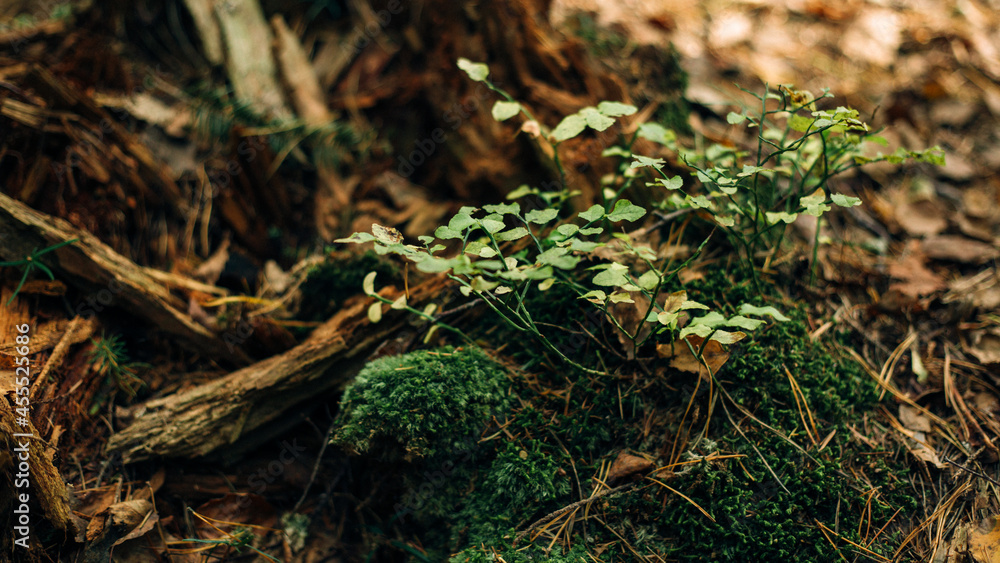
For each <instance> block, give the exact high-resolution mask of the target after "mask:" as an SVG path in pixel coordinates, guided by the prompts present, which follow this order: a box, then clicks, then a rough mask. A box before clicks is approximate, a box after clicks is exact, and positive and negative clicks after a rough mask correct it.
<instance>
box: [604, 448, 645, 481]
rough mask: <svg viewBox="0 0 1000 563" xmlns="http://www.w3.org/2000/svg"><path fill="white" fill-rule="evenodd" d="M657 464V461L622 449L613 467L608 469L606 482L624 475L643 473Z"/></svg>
mask: <svg viewBox="0 0 1000 563" xmlns="http://www.w3.org/2000/svg"><path fill="white" fill-rule="evenodd" d="M655 466H656V464H655V463H653V462H652V461H650V460H648V459H646V458H644V457H640V456H637V455H632V454H630V453H628V452H627V451H625V450H622V451H620V452H618V457H616V458H615V461H614V462H613V463H612V464H611V469H610V470H608V475H607V478H606V479H605V482H606V483H612V482H614V481H617V480H619V479H621V478H624V477H631V476H633V475H639V474H643V473H646V472H648V471H649V470H651V469H653V467H655Z"/></svg>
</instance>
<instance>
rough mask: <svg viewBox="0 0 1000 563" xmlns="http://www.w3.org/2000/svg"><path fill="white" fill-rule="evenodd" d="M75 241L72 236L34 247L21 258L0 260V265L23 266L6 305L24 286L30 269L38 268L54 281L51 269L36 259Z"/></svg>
mask: <svg viewBox="0 0 1000 563" xmlns="http://www.w3.org/2000/svg"><path fill="white" fill-rule="evenodd" d="M76 241H77V239H75V238H74V239H70V240H66V241H63V242H60V243H57V244H53V245H52V246H46V247H45V248H43V249H41V250H38V249H37V248H36V249H35V250H32V251H31V254H29V255H27V256H25V257H24V259H23V260H14V261H11V262H0V266H11V267H14V268H17V267H20V266H25V268H24V274H23V275H22V276H21V281H20V282H18V284H17V287H16V288H15V289H14V293H13V294H12V295H11V296H10V299H8V300H7V305H8V306H10V304H11V303H12V302H13V301H14V298H15V297H17V294H18V292H20V291H21V288H22V287H24V282H25V281H26V280H27V279H28V276H29V275H30V274H31V271H32V270H33V269H34V268H38V269H39V270H41V271H43V272H45V274H46V275H47V276H49V279H50V280H53V281H54V280H55V279H56V277H55V276H54V275H53V274H52V270H50V269H49V268H48V266H46V265H45V264H42V263H41V262H39V261H38V259H39V258H41V257H42V256H44V255H45V254H48V253H49V252H52V251H53V250H56V249H58V248H62V247H64V246H66V245H69V244H73V243H74V242H76Z"/></svg>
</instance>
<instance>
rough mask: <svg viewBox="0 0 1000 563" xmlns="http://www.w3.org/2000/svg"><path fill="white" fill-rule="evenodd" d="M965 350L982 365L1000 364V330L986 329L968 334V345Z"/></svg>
mask: <svg viewBox="0 0 1000 563" xmlns="http://www.w3.org/2000/svg"><path fill="white" fill-rule="evenodd" d="M965 349H966V351H967V352H969V353H970V354H972V355H973V356H975V357H976V359H977V360H979V361H980V363H982V364H996V363H1000V329H997V328H987V329H983V330H974V331H972V332H970V333H969V344H967V345H966V346H965Z"/></svg>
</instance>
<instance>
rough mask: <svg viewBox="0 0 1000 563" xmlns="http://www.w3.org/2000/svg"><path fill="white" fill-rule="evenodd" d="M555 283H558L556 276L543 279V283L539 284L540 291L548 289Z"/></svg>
mask: <svg viewBox="0 0 1000 563" xmlns="http://www.w3.org/2000/svg"><path fill="white" fill-rule="evenodd" d="M555 283H556V279H555V278H549V279H547V280H542V281H541V283H539V284H538V291H548V290H549V288H550V287H552V285H553V284H555Z"/></svg>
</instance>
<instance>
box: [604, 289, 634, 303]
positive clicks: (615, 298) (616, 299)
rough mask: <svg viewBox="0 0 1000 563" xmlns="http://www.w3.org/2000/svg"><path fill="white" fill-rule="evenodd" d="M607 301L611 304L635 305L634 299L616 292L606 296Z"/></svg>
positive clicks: (626, 294)
mask: <svg viewBox="0 0 1000 563" xmlns="http://www.w3.org/2000/svg"><path fill="white" fill-rule="evenodd" d="M608 301H611V302H612V303H635V299H632V296H631V295H629V294H628V293H625V292H623V291H616V292H614V293H612V294H611V295H609V296H608Z"/></svg>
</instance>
